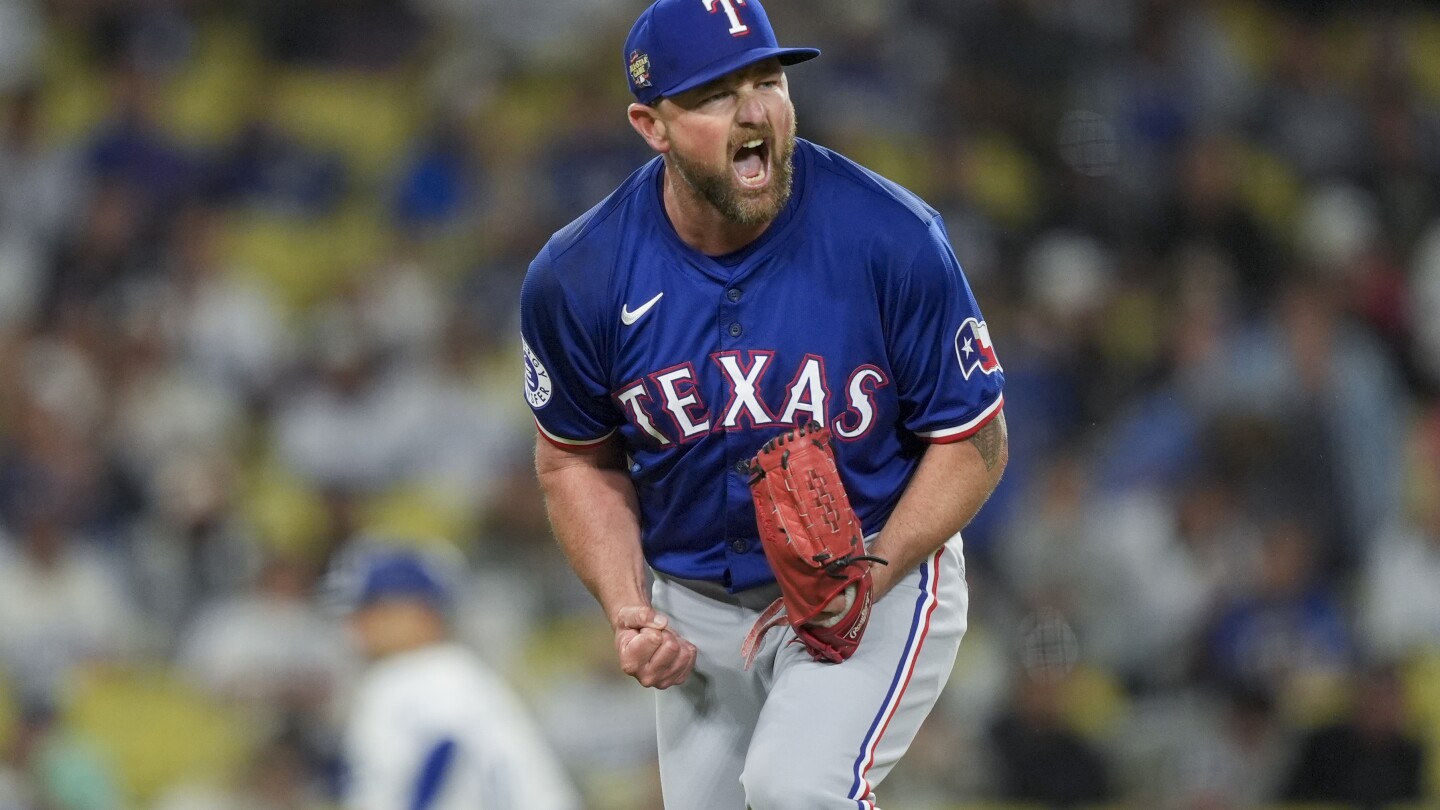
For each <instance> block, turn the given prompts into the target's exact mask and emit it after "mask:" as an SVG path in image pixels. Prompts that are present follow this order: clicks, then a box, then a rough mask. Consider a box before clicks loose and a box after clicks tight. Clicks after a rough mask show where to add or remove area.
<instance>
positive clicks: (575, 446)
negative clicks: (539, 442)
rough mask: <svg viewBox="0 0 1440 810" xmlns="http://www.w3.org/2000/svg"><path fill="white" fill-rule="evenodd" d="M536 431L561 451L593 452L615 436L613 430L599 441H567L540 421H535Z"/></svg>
mask: <svg viewBox="0 0 1440 810" xmlns="http://www.w3.org/2000/svg"><path fill="white" fill-rule="evenodd" d="M535 429H536V430H539V431H540V435H541V436H543V437H544V438H545V441H547V442H550V443H551V444H553V445H555V446H556V447H558V448H560V449H561V450H592V449H594V448H596V447H599V446H600V445H602V444H604V443H605V441H606V440H607V439H609V438H610V437H611V436H614V435H615V431H613V430H612V431H610V432H609V433H606V434H605V435H604V436H601V437H600V438H598V439H585V440H583V441H582V440H577V439H567V438H565V437H564V436H556V435H555V434H554V433H551V432H550V431H548V430H546V429H545V426H544V425H542V424H540V420H539V419H536V420H535Z"/></svg>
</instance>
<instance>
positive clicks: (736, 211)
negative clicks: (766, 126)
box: [668, 117, 796, 226]
mask: <svg viewBox="0 0 1440 810" xmlns="http://www.w3.org/2000/svg"><path fill="white" fill-rule="evenodd" d="M795 132H796V127H795V119H794V118H793V117H792V118H791V119H790V131H789V132H786V133H785V136H784V137H783V138H774V137H771V133H770V132H764V133H761V137H765V138H767V139H768V140H769V141H770V142H771V147H770V148H771V149H772V150H773V151H774V154H772V155H771V156H770V172H771V175H772V176H771V178H770V183H769V184H768V185H767V186H766V187H765V188H764V189H761V190H759V191H754V190H751V189H747V188H744V187H743V186H741V185H740V183H739V182H738V181H736V179H735V173H734V171H733V170H732V169H731V167H730V165H729V164H728V163H727V164H726V165H724V166H722V167H721V168H719V169H712V168H710V167H707V166H705V165H703V164H701V163H700V162H699V161H694V160H691V159H690V158H688V157H685V156H684V155H682V154H680V152H679V151H678V150H671V152H670V154H669V155H668V158H669V161H670V163H669V165H670V166H672V167H674V169H675V171H676V173H677V174H679V175H680V177H681V179H683V180H684V181H685V183H686V184H687V185H689V186H690V187H691V188H692V189H694V190H695V193H696V194H698V195H700V198H701V199H702V200H704V201H705V202H707V203H709V204H710V205H711V206H712V207H714V208H715V210H716V211H719V212H720V215H721V216H723V217H725V218H726V219H728V220H730V221H731V222H734V223H735V224H737V225H747V226H753V225H763V224H765V223H767V222H770V221H771V220H773V219H775V217H777V216H779V214H780V212H781V211H782V210H784V208H785V204H786V203H788V202H789V201H790V191H791V184H792V182H793V180H794V177H795V162H794V159H795ZM754 136H755V133H747V137H746V138H745V139H744V140H749V139H750V138H753V137H754ZM737 149H739V143H738V142H737V143H734V144H731V146H730V154H731V155H734V154H735V151H736V150H737Z"/></svg>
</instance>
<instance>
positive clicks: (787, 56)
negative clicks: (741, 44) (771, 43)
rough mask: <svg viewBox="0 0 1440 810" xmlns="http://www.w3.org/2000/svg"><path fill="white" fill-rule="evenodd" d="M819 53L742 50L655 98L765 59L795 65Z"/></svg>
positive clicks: (757, 49) (710, 80)
mask: <svg viewBox="0 0 1440 810" xmlns="http://www.w3.org/2000/svg"><path fill="white" fill-rule="evenodd" d="M819 55H820V49H819V48H755V49H754V50H749V51H742V52H740V53H736V54H731V55H730V56H728V57H726V58H724V59H721V60H719V61H717V62H712V63H711V64H708V65H706V66H705V67H704V68H701V69H700V70H697V71H696V72H695V73H693V74H691V75H690V77H689V78H687V79H685V80H684V81H681V82H679V83H678V84H675V85H674V86H672V87H667V88H665V89H664V90H661V91H660V92H659V93H658V94H657V95H656V99H657V100H658V99H661V98H665V97H666V96H678V95H679V94H681V93H684V92H685V91H687V90H694V89H695V88H697V87H699V86H700V85H702V84H705V83H707V82H713V81H715V80H716V79H718V78H720V77H721V76H724V75H725V74H727V73H730V72H732V71H736V70H739V69H740V68H743V67H746V66H747V65H753V64H755V63H756V62H761V61H764V60H766V59H771V58H777V59H779V60H780V64H782V65H795V64H799V63H800V62H805V61H808V60H811V59H814V58H815V57H817V56H819Z"/></svg>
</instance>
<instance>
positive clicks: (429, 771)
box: [345, 642, 581, 810]
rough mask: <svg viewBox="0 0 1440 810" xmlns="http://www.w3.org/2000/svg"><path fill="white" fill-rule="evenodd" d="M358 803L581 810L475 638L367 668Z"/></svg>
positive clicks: (352, 778) (429, 808)
mask: <svg viewBox="0 0 1440 810" xmlns="http://www.w3.org/2000/svg"><path fill="white" fill-rule="evenodd" d="M345 747H346V751H345V753H346V759H347V766H348V778H347V785H346V806H347V807H348V808H350V810H462V808H463V810H579V808H580V807H581V802H580V798H579V796H578V794H577V793H576V791H575V788H574V786H573V785H572V783H571V781H570V779H569V777H568V776H567V775H566V773H565V771H564V770H563V768H562V767H561V765H560V763H559V762H558V761H557V759H556V758H555V756H554V754H553V753H552V752H551V749H550V748H549V746H548V745H547V744H546V742H545V741H544V739H543V738H542V737H541V734H540V732H539V730H538V728H537V727H536V725H535V724H534V722H533V721H532V720H531V718H530V716H529V714H528V713H527V712H526V710H525V707H524V706H523V704H522V703H521V702H520V699H519V697H518V696H517V695H516V694H515V693H514V692H513V691H512V690H511V688H510V687H509V685H508V684H506V683H505V682H504V681H503V680H502V679H501V678H500V677H499V676H498V675H497V674H495V673H494V672H492V671H491V670H490V668H489V667H488V666H486V665H485V664H484V663H483V662H482V661H481V660H480V658H479V657H478V656H477V655H476V654H475V653H474V652H472V651H471V650H470V649H469V648H467V647H464V646H462V645H460V644H457V643H452V642H446V643H442V644H436V645H431V646H429V647H424V648H421V649H418V650H413V651H410V652H405V653H400V654H397V655H393V656H389V657H386V658H384V659H383V660H380V661H378V662H376V663H375V664H374V665H373V666H372V667H371V668H370V669H369V670H368V671H367V672H366V673H365V675H364V677H363V679H362V680H361V682H360V684H359V688H358V690H357V693H356V702H355V706H354V708H353V711H352V712H351V714H350V725H349V728H348V729H347V731H346V740H345Z"/></svg>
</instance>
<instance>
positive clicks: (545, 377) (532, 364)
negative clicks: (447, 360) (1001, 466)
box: [520, 339, 970, 409]
mask: <svg viewBox="0 0 1440 810" xmlns="http://www.w3.org/2000/svg"><path fill="white" fill-rule="evenodd" d="M520 343H521V345H522V346H523V347H524V349H525V399H526V400H527V401H528V402H529V403H530V407H532V408H536V409H539V408H543V407H545V405H546V404H547V403H549V402H550V394H551V392H552V391H553V390H554V389H553V387H552V384H551V382H550V372H548V371H546V370H545V364H544V363H541V362H540V358H539V357H537V356H536V355H535V352H534V351H533V350H532V349H531V348H530V344H529V343H526V342H525V341H524V339H521V341H520ZM965 376H967V377H968V376H970V375H969V374H966V375H965Z"/></svg>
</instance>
